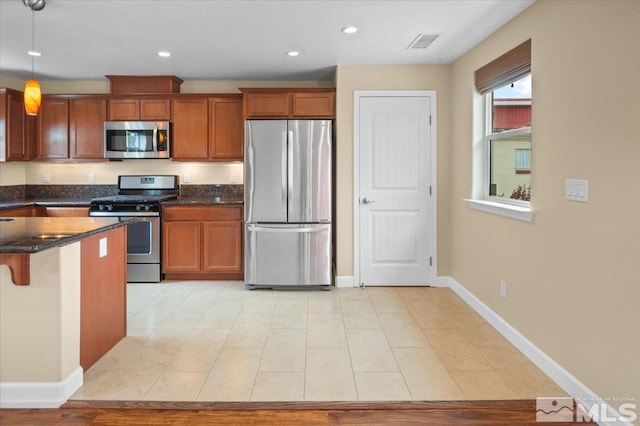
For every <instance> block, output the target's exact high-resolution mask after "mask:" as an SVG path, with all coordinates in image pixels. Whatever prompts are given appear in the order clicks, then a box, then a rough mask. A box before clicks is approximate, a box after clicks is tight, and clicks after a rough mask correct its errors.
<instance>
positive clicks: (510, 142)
mask: <svg viewBox="0 0 640 426" xmlns="http://www.w3.org/2000/svg"><path fill="white" fill-rule="evenodd" d="M485 96H486V97H487V108H486V123H487V128H486V137H485V149H486V150H487V158H488V159H489V165H488V167H489V173H488V182H487V188H488V191H486V192H485V196H486V198H488V199H491V200H493V201H498V202H508V203H516V204H522V205H526V204H525V203H527V204H528V203H529V202H530V200H531V74H528V75H526V76H525V77H523V78H520V79H518V80H516V81H513V82H511V83H508V84H506V85H504V86H502V87H499V88H497V89H496V90H493V91H491V92H490V93H488V94H487V95H485Z"/></svg>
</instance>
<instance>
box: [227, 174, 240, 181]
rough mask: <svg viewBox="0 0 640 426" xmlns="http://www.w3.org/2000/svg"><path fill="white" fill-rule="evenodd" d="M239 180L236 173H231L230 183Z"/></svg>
mask: <svg viewBox="0 0 640 426" xmlns="http://www.w3.org/2000/svg"><path fill="white" fill-rule="evenodd" d="M237 181H238V179H237V177H236V174H235V173H230V174H229V183H236V182H237Z"/></svg>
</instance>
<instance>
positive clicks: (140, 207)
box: [136, 204, 142, 212]
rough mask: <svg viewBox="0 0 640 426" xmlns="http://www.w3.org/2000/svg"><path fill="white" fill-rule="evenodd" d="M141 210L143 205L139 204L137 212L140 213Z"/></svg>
mask: <svg viewBox="0 0 640 426" xmlns="http://www.w3.org/2000/svg"><path fill="white" fill-rule="evenodd" d="M140 210H142V204H137V205H136V211H138V212H139V211H140Z"/></svg>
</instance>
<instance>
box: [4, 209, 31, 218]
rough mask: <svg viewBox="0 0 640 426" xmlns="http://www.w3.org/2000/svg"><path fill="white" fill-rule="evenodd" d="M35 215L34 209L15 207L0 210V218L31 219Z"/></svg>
mask: <svg viewBox="0 0 640 426" xmlns="http://www.w3.org/2000/svg"><path fill="white" fill-rule="evenodd" d="M35 215H36V208H35V207H16V208H14V209H4V210H0V217H32V216H35Z"/></svg>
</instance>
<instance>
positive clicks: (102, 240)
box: [100, 237, 107, 257]
mask: <svg viewBox="0 0 640 426" xmlns="http://www.w3.org/2000/svg"><path fill="white" fill-rule="evenodd" d="M106 255H107V237H104V238H100V257H105V256H106Z"/></svg>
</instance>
